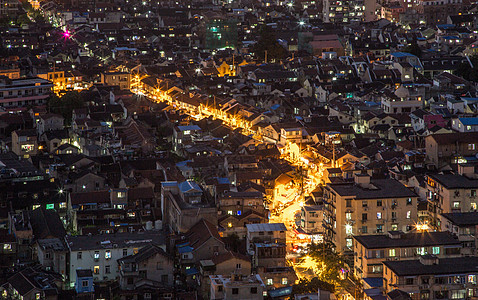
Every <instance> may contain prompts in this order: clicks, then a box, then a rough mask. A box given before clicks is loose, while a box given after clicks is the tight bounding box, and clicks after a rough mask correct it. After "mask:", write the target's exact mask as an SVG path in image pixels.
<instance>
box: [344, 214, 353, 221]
mask: <svg viewBox="0 0 478 300" xmlns="http://www.w3.org/2000/svg"><path fill="white" fill-rule="evenodd" d="M345 219H346V220H347V221H350V220H352V213H345Z"/></svg>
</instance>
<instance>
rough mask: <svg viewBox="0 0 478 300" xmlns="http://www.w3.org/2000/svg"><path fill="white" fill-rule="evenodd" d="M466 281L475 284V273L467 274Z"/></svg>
mask: <svg viewBox="0 0 478 300" xmlns="http://www.w3.org/2000/svg"><path fill="white" fill-rule="evenodd" d="M468 283H473V284H476V275H468Z"/></svg>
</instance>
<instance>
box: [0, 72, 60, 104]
mask: <svg viewBox="0 0 478 300" xmlns="http://www.w3.org/2000/svg"><path fill="white" fill-rule="evenodd" d="M52 87H53V84H52V82H50V81H48V80H46V79H42V78H38V77H33V78H19V79H10V78H8V77H5V76H0V107H3V108H5V109H13V108H18V107H27V106H29V105H31V106H34V105H43V104H45V103H46V99H47V98H48V97H49V96H50V93H51V90H52Z"/></svg>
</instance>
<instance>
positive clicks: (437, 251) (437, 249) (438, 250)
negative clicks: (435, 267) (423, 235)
mask: <svg viewBox="0 0 478 300" xmlns="http://www.w3.org/2000/svg"><path fill="white" fill-rule="evenodd" d="M432 254H440V247H433V248H432Z"/></svg>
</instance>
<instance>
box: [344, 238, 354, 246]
mask: <svg viewBox="0 0 478 300" xmlns="http://www.w3.org/2000/svg"><path fill="white" fill-rule="evenodd" d="M345 245H346V246H347V248H352V245H353V244H352V239H345Z"/></svg>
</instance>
